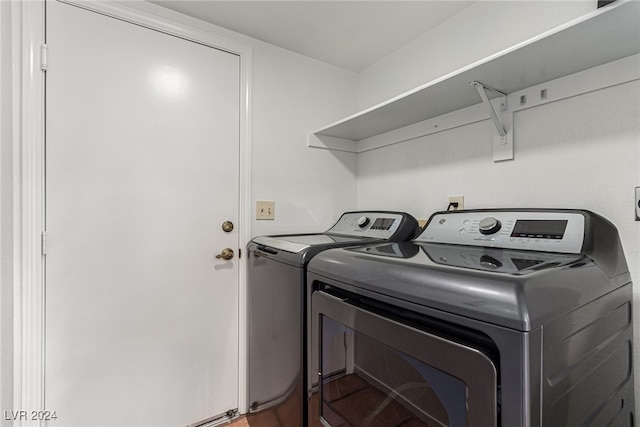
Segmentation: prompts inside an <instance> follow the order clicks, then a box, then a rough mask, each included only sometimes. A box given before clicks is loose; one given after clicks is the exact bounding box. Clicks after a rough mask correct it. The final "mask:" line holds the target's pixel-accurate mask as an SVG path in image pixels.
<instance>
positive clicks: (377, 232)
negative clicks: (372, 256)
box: [327, 212, 403, 239]
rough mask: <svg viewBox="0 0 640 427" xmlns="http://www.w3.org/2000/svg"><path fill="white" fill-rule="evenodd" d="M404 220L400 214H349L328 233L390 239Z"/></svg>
mask: <svg viewBox="0 0 640 427" xmlns="http://www.w3.org/2000/svg"><path fill="white" fill-rule="evenodd" d="M402 219H403V215H402V214H400V213H392V212H347V213H345V214H343V215H342V216H341V217H340V219H339V220H338V222H336V224H335V225H334V226H333V227H331V229H329V230H327V233H330V234H341V235H346V236H363V237H375V238H382V239H389V238H391V237H392V236H393V235H394V233H395V232H396V231H398V228H399V227H400V224H401V223H402Z"/></svg>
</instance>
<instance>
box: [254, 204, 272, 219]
mask: <svg viewBox="0 0 640 427" xmlns="http://www.w3.org/2000/svg"><path fill="white" fill-rule="evenodd" d="M275 214H276V202H274V201H272V200H258V201H256V219H274V218H275Z"/></svg>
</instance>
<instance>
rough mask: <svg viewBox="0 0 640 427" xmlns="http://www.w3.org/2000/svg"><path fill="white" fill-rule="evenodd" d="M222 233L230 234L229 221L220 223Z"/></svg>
mask: <svg viewBox="0 0 640 427" xmlns="http://www.w3.org/2000/svg"><path fill="white" fill-rule="evenodd" d="M222 231H224V232H225V233H230V232H231V231H233V223H232V222H231V221H225V222H223V223H222Z"/></svg>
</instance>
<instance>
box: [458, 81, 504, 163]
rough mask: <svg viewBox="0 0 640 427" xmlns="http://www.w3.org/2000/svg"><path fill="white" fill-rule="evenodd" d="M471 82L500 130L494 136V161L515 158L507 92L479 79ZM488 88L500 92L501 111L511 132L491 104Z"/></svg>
mask: <svg viewBox="0 0 640 427" xmlns="http://www.w3.org/2000/svg"><path fill="white" fill-rule="evenodd" d="M469 84H470V85H471V86H473V87H475V88H476V90H477V91H478V94H479V95H480V98H482V103H483V104H485V105H486V106H487V108H488V109H489V114H490V115H491V120H492V121H493V124H494V126H495V127H496V130H497V131H498V135H497V136H495V137H494V138H493V161H494V162H499V161H502V160H512V159H513V113H505V112H506V111H507V94H506V93H504V92H501V91H499V90H497V89H494V88H492V87H491V86H487V85H485V84H483V83H480V82H478V81H475V80H474V81H472V82H469ZM487 90H490V91H492V92H495V93H498V94H500V112H501V113H502V114H501V116H503V117H506V119H507V121H508V122H509V130H510V131H511V132H508V133H507V130H506V129H505V126H504V123H503V121H502V119H501V118H500V116H498V114H497V113H496V110H495V109H494V108H493V105H492V104H491V100H490V99H489V96H488V95H487Z"/></svg>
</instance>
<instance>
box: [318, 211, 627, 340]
mask: <svg viewBox="0 0 640 427" xmlns="http://www.w3.org/2000/svg"><path fill="white" fill-rule="evenodd" d="M489 217H490V218H492V219H490V220H486V221H485V218H489ZM467 220H468V221H469V223H468V224H465V221H467ZM494 220H496V221H497V222H499V223H500V227H499V229H497V230H496V228H497V227H496V224H495V221H494ZM465 226H467V227H465ZM463 229H464V231H463ZM483 230H484V232H483ZM539 235H542V236H539ZM556 242H559V243H556ZM513 247H516V248H517V249H513ZM560 249H562V251H561V250H560ZM561 252H562V253H561ZM308 271H309V273H310V277H311V275H313V280H317V281H322V282H324V283H326V284H328V285H330V286H332V287H334V288H342V289H345V290H347V291H349V292H356V293H359V294H362V295H364V296H369V297H371V298H383V299H384V298H387V299H393V300H402V301H405V302H406V303H408V304H411V305H414V306H415V307H416V310H418V311H419V308H418V307H419V306H424V307H430V308H432V309H438V310H442V311H446V312H448V313H454V314H457V315H461V316H465V317H469V318H473V319H477V320H480V321H483V322H490V323H493V324H496V325H501V326H505V327H508V328H513V329H516V330H520V331H530V330H533V329H535V328H536V327H539V326H540V325H543V324H545V323H546V322H548V321H549V320H551V319H553V318H555V317H557V316H558V315H560V313H563V312H566V311H567V310H571V308H572V307H574V308H575V307H579V306H581V305H583V304H585V303H586V302H588V301H592V300H594V299H596V298H598V297H600V296H602V295H604V294H606V293H608V292H611V291H613V290H614V289H616V288H618V287H621V286H623V285H626V284H628V283H629V282H630V275H629V272H628V268H627V264H626V261H625V258H624V254H623V251H622V246H621V244H620V239H619V237H618V232H617V230H616V228H615V227H614V226H613V225H612V224H611V223H610V222H609V221H607V220H606V219H604V218H602V217H601V216H599V215H596V214H594V213H591V212H588V211H576V210H574V211H568V210H545V211H543V210H527V211H524V210H510V211H507V210H483V211H466V212H465V211H458V212H438V213H435V214H434V215H432V217H431V218H430V220H429V222H428V224H427V226H426V228H425V230H424V231H423V232H422V234H421V235H420V236H418V237H417V238H416V239H414V240H413V241H412V242H406V243H393V244H389V243H385V244H377V245H374V246H369V247H362V248H350V249H331V250H328V251H324V252H322V253H321V254H319V255H318V256H316V257H315V258H314V259H313V260H312V261H311V262H310V263H309V266H308Z"/></svg>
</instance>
